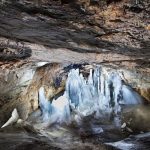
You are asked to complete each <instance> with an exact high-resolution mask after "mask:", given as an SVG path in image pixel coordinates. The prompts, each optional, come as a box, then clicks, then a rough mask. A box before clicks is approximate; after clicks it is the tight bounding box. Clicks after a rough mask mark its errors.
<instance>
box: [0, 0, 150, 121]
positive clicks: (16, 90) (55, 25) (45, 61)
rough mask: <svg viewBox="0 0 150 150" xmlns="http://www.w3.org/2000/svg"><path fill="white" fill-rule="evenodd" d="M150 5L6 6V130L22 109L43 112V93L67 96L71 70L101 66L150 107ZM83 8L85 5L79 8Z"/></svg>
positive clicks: (0, 100) (2, 67) (2, 76)
mask: <svg viewBox="0 0 150 150" xmlns="http://www.w3.org/2000/svg"><path fill="white" fill-rule="evenodd" d="M148 5H149V3H148V1H146V0H143V1H140V2H138V3H135V2H134V1H131V0H122V1H117V2H116V1H107V3H104V4H102V3H99V1H98V2H96V3H90V4H88V6H86V8H83V7H82V5H81V7H74V6H73V5H70V4H64V5H62V4H61V2H60V1H53V0H51V1H42V3H41V4H40V5H37V4H36V2H35V1H29V0H19V1H5V2H3V4H2V5H0V109H1V111H0V118H1V119H0V120H1V122H0V124H2V123H4V122H5V121H6V120H7V119H8V118H9V116H10V114H11V112H12V110H13V109H14V108H17V110H18V113H19V115H20V117H21V118H23V119H25V118H27V116H28V114H29V113H30V112H32V111H33V110H35V109H37V107H38V101H37V99H38V89H39V88H40V86H44V87H45V90H46V91H47V90H48V89H49V91H47V93H48V94H46V95H47V97H48V98H49V99H51V98H52V97H54V96H55V95H57V94H58V93H60V92H61V91H63V90H64V86H65V80H66V75H67V73H66V72H65V69H64V68H65V67H66V66H69V65H70V64H91V65H93V64H101V65H103V66H104V67H106V68H107V69H110V70H112V69H115V70H116V71H117V72H119V74H120V76H121V77H122V78H123V79H124V80H125V81H126V82H127V83H128V84H129V85H131V86H132V87H133V88H135V89H136V90H137V91H138V92H139V93H140V94H141V95H142V96H143V97H144V98H145V99H146V100H148V101H150V95H149V93H150V77H149V74H150V66H149V63H150V44H149V41H150V39H149V37H150V36H149V35H150V30H149V24H150V22H149V18H150V16H149V11H150V10H149V6H148ZM78 6H80V3H78Z"/></svg>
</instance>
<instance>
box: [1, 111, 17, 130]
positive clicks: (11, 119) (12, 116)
mask: <svg viewBox="0 0 150 150" xmlns="http://www.w3.org/2000/svg"><path fill="white" fill-rule="evenodd" d="M18 119H19V115H18V112H17V109H16V108H15V109H14V110H13V111H12V114H11V117H10V118H9V119H8V121H7V122H6V123H5V124H4V125H3V126H2V127H1V128H4V127H6V126H9V125H10V124H13V123H15V122H17V120H18Z"/></svg>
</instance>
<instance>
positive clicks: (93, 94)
mask: <svg viewBox="0 0 150 150" xmlns="http://www.w3.org/2000/svg"><path fill="white" fill-rule="evenodd" d="M141 101H142V99H141V97H140V96H139V95H138V94H137V93H136V92H134V91H133V89H131V88H130V87H129V86H127V85H124V83H123V82H122V80H121V77H120V76H119V75H118V74H117V73H116V72H114V73H113V72H111V73H109V72H106V71H104V70H103V69H101V68H100V67H96V68H95V69H94V70H92V69H91V70H90V73H89V76H88V78H85V77H84V76H83V74H81V73H80V72H79V69H72V70H70V72H69V74H68V79H67V81H66V91H65V92H64V95H63V96H60V97H59V98H57V99H56V100H55V99H54V100H53V101H52V102H50V101H48V100H47V99H46V97H45V93H44V88H43V87H41V88H40V90H39V105H40V107H41V110H42V114H43V118H44V119H45V120H47V119H50V118H51V119H54V118H55V119H54V120H55V122H59V123H63V122H66V123H69V122H70V121H71V120H72V119H75V120H77V122H78V121H79V120H81V119H82V117H85V116H89V115H92V116H93V117H102V116H103V115H104V114H111V113H113V114H116V115H118V113H119V112H120V111H121V105H128V104H139V103H141ZM73 114H74V115H73ZM73 116H74V117H73Z"/></svg>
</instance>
